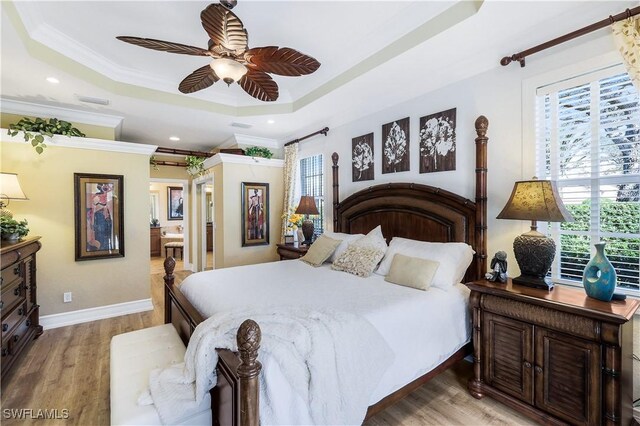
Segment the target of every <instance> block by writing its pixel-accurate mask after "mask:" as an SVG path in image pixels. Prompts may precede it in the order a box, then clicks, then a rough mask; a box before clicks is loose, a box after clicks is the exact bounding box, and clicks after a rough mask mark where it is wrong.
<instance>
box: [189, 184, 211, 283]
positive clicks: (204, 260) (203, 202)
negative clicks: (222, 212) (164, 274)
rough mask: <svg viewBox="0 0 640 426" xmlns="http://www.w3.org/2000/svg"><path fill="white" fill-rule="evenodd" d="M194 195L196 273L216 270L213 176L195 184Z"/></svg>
mask: <svg viewBox="0 0 640 426" xmlns="http://www.w3.org/2000/svg"><path fill="white" fill-rule="evenodd" d="M193 194H194V200H193V201H194V218H193V223H194V224H195V226H194V230H195V232H194V256H193V258H194V261H193V268H192V270H193V271H194V272H200V271H209V270H211V269H214V268H215V260H214V247H215V220H214V199H215V197H214V185H213V176H211V175H209V176H203V177H201V178H199V179H197V180H195V181H194V182H193Z"/></svg>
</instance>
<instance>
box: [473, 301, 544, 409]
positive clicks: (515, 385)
mask: <svg viewBox="0 0 640 426" xmlns="http://www.w3.org/2000/svg"><path fill="white" fill-rule="evenodd" d="M482 329H483V337H482V341H483V352H484V353H483V359H484V362H483V364H484V365H483V371H484V374H483V375H484V379H485V382H486V383H487V384H489V385H490V386H493V387H495V388H496V389H499V390H501V391H503V392H505V393H507V394H509V395H511V396H514V397H516V398H518V399H520V400H522V401H524V402H526V403H528V404H533V368H532V364H533V355H534V354H533V326H532V325H531V324H526V323H523V322H520V321H516V320H513V319H510V318H505V317H502V316H499V315H494V314H491V313H489V312H485V313H484V314H483V326H482Z"/></svg>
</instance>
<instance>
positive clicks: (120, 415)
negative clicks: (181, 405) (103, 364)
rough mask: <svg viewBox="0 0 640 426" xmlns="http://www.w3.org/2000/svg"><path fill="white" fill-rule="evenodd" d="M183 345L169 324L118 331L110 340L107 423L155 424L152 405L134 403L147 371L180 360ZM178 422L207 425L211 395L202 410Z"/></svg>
mask: <svg viewBox="0 0 640 426" xmlns="http://www.w3.org/2000/svg"><path fill="white" fill-rule="evenodd" d="M185 351H186V348H185V346H184V344H183V343H182V340H180V337H179V336H178V333H177V332H176V330H175V328H173V325H171V324H165V325H160V326H157V327H151V328H145V329H143V330H138V331H132V332H130V333H124V334H120V335H118V336H114V337H113V338H112V339H111V424H112V425H159V424H161V423H160V418H159V417H158V412H157V411H156V409H155V406H153V405H138V397H139V396H140V394H141V393H142V392H143V391H144V390H145V389H147V388H148V386H149V373H150V372H151V370H154V369H156V368H163V367H167V366H169V365H170V364H173V363H179V362H182V361H184V353H185ZM179 424H188V425H211V398H210V396H209V394H207V395H206V397H205V400H204V401H203V403H202V411H201V412H199V413H197V414H195V415H193V416H190V417H188V418H185V419H183V420H182V422H180V423H179Z"/></svg>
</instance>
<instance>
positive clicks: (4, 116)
mask: <svg viewBox="0 0 640 426" xmlns="http://www.w3.org/2000/svg"><path fill="white" fill-rule="evenodd" d="M24 117H27V118H31V119H35V117H30V116H28V115H27V116H25V115H16V114H8V113H4V112H3V113H1V114H0V127H2V128H3V129H8V128H9V124H15V123H17V122H18V121H20V119H22V118H24ZM40 118H49V117H40ZM71 125H72V126H73V127H75V128H77V129H78V130H80V131H81V132H82V133H84V134H85V135H86V137H88V138H95V139H106V140H110V141H114V140H116V131H115V129H114V128H112V127H103V126H93V125H91V124H82V123H71Z"/></svg>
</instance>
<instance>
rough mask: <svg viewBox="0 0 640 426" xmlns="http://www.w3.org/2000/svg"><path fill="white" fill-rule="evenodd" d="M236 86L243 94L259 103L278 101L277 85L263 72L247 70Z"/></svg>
mask: <svg viewBox="0 0 640 426" xmlns="http://www.w3.org/2000/svg"><path fill="white" fill-rule="evenodd" d="M238 84H239V85H240V87H242V89H243V90H244V91H245V92H247V93H248V94H249V95H251V96H253V97H254V98H256V99H258V100H260V101H264V102H271V101H275V100H276V99H278V96H279V93H278V85H277V84H276V82H275V81H273V79H272V78H271V77H270V76H269V74H267V73H265V72H262V71H256V70H253V69H249V71H248V72H247V73H246V74H245V75H244V76H243V77H242V78H241V79H240V81H238Z"/></svg>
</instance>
